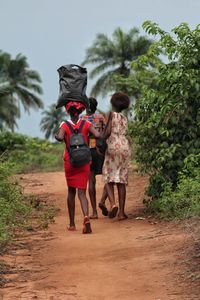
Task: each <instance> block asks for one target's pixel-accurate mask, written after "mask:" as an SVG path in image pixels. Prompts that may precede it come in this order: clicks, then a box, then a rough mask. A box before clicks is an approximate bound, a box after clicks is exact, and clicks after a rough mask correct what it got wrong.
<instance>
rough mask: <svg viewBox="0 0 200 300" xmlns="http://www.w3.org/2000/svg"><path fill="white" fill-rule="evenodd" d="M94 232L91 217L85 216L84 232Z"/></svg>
mask: <svg viewBox="0 0 200 300" xmlns="http://www.w3.org/2000/svg"><path fill="white" fill-rule="evenodd" d="M87 233H92V229H91V224H90V219H89V218H88V217H84V220H83V234H87Z"/></svg>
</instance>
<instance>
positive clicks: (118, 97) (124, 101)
mask: <svg viewBox="0 0 200 300" xmlns="http://www.w3.org/2000/svg"><path fill="white" fill-rule="evenodd" d="M110 102H111V104H112V105H113V106H114V107H115V108H117V110H118V111H119V112H121V111H122V110H124V109H126V108H128V107H129V105H130V98H129V96H128V95H127V94H125V93H122V92H118V93H114V94H113V95H112V97H111V100H110Z"/></svg>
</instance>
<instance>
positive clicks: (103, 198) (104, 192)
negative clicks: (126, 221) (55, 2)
mask: <svg viewBox="0 0 200 300" xmlns="http://www.w3.org/2000/svg"><path fill="white" fill-rule="evenodd" d="M107 197H108V193H107V189H106V184H105V185H104V187H103V192H102V195H101V200H100V203H102V204H104V205H105V202H106V199H107Z"/></svg>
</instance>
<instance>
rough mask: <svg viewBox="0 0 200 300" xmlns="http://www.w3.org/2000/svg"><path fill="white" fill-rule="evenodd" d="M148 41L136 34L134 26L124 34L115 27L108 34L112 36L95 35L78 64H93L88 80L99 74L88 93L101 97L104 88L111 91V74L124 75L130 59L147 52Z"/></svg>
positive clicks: (126, 74) (112, 84)
mask: <svg viewBox="0 0 200 300" xmlns="http://www.w3.org/2000/svg"><path fill="white" fill-rule="evenodd" d="M151 44H152V41H151V40H150V39H148V38H147V37H145V36H139V30H138V29H137V28H135V27H134V28H132V29H131V30H130V31H129V32H128V33H125V32H124V31H123V30H122V29H121V28H117V29H116V30H115V31H114V32H113V34H112V39H109V38H108V37H107V36H106V35H105V34H98V35H97V37H96V39H95V41H94V43H93V45H92V46H91V47H89V48H88V49H87V50H86V57H85V60H84V61H83V63H82V64H83V65H86V64H94V65H95V67H94V68H93V70H92V71H91V73H90V78H91V79H93V78H94V77H96V76H98V75H100V77H99V78H98V79H97V81H96V83H95V85H94V86H93V88H92V91H91V94H92V96H94V97H96V96H97V95H99V94H102V95H103V96H105V95H106V93H107V92H108V91H112V90H114V88H115V83H114V79H113V75H122V76H125V77H128V76H129V74H130V70H131V62H132V61H134V60H136V59H137V58H138V57H139V56H140V55H142V54H145V53H147V51H148V49H149V47H150V45H151Z"/></svg>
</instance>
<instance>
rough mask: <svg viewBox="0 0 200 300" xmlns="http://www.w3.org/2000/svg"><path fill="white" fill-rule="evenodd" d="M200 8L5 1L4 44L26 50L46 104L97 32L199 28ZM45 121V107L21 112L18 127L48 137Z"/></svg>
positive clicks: (0, 23)
mask: <svg viewBox="0 0 200 300" xmlns="http://www.w3.org/2000/svg"><path fill="white" fill-rule="evenodd" d="M199 12H200V1H199V0H139V1H138V0H137V1H136V0H123V1H122V0H98V1H97V0H79V1H78V0H0V49H1V50H3V51H5V52H9V53H10V54H11V55H12V56H13V57H14V56H15V55H16V54H18V53H22V54H23V55H25V56H26V57H27V60H28V63H29V65H30V68H31V69H33V70H36V71H38V72H39V74H40V75H41V78H42V86H43V91H44V94H43V96H42V99H43V101H44V104H45V108H47V107H48V106H49V105H50V104H52V103H56V101H57V98H58V91H59V85H58V74H57V69H58V67H60V66H61V65H65V64H69V63H76V64H80V63H81V62H82V61H83V59H84V56H85V50H86V48H87V47H89V46H91V44H92V42H93V41H94V39H95V36H96V34H97V33H105V34H107V35H109V36H111V34H112V32H113V31H114V30H115V29H116V28H117V27H121V28H122V29H123V30H125V31H128V30H129V29H130V28H131V27H134V26H136V27H138V28H139V29H140V30H141V34H144V32H143V30H142V28H141V27H142V23H143V22H144V21H145V20H151V21H154V22H156V23H158V24H159V26H160V27H161V28H163V29H164V30H166V31H170V30H171V29H172V28H173V27H175V26H177V25H179V24H180V23H181V22H187V23H188V24H189V25H190V26H191V28H194V27H195V26H196V25H197V24H199V23H200V14H199ZM91 85H92V83H91V82H90V81H89V82H88V88H87V94H88V96H89V94H90V89H91ZM108 100H109V99H104V100H102V99H99V106H100V107H101V108H105V106H107V103H108ZM40 120H41V112H34V111H33V110H31V113H30V115H27V114H25V113H24V112H23V111H22V117H21V119H20V120H19V122H18V125H19V130H18V131H20V132H21V133H24V134H29V135H31V136H39V137H43V136H44V134H43V133H41V132H40V128H39V123H40Z"/></svg>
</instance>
